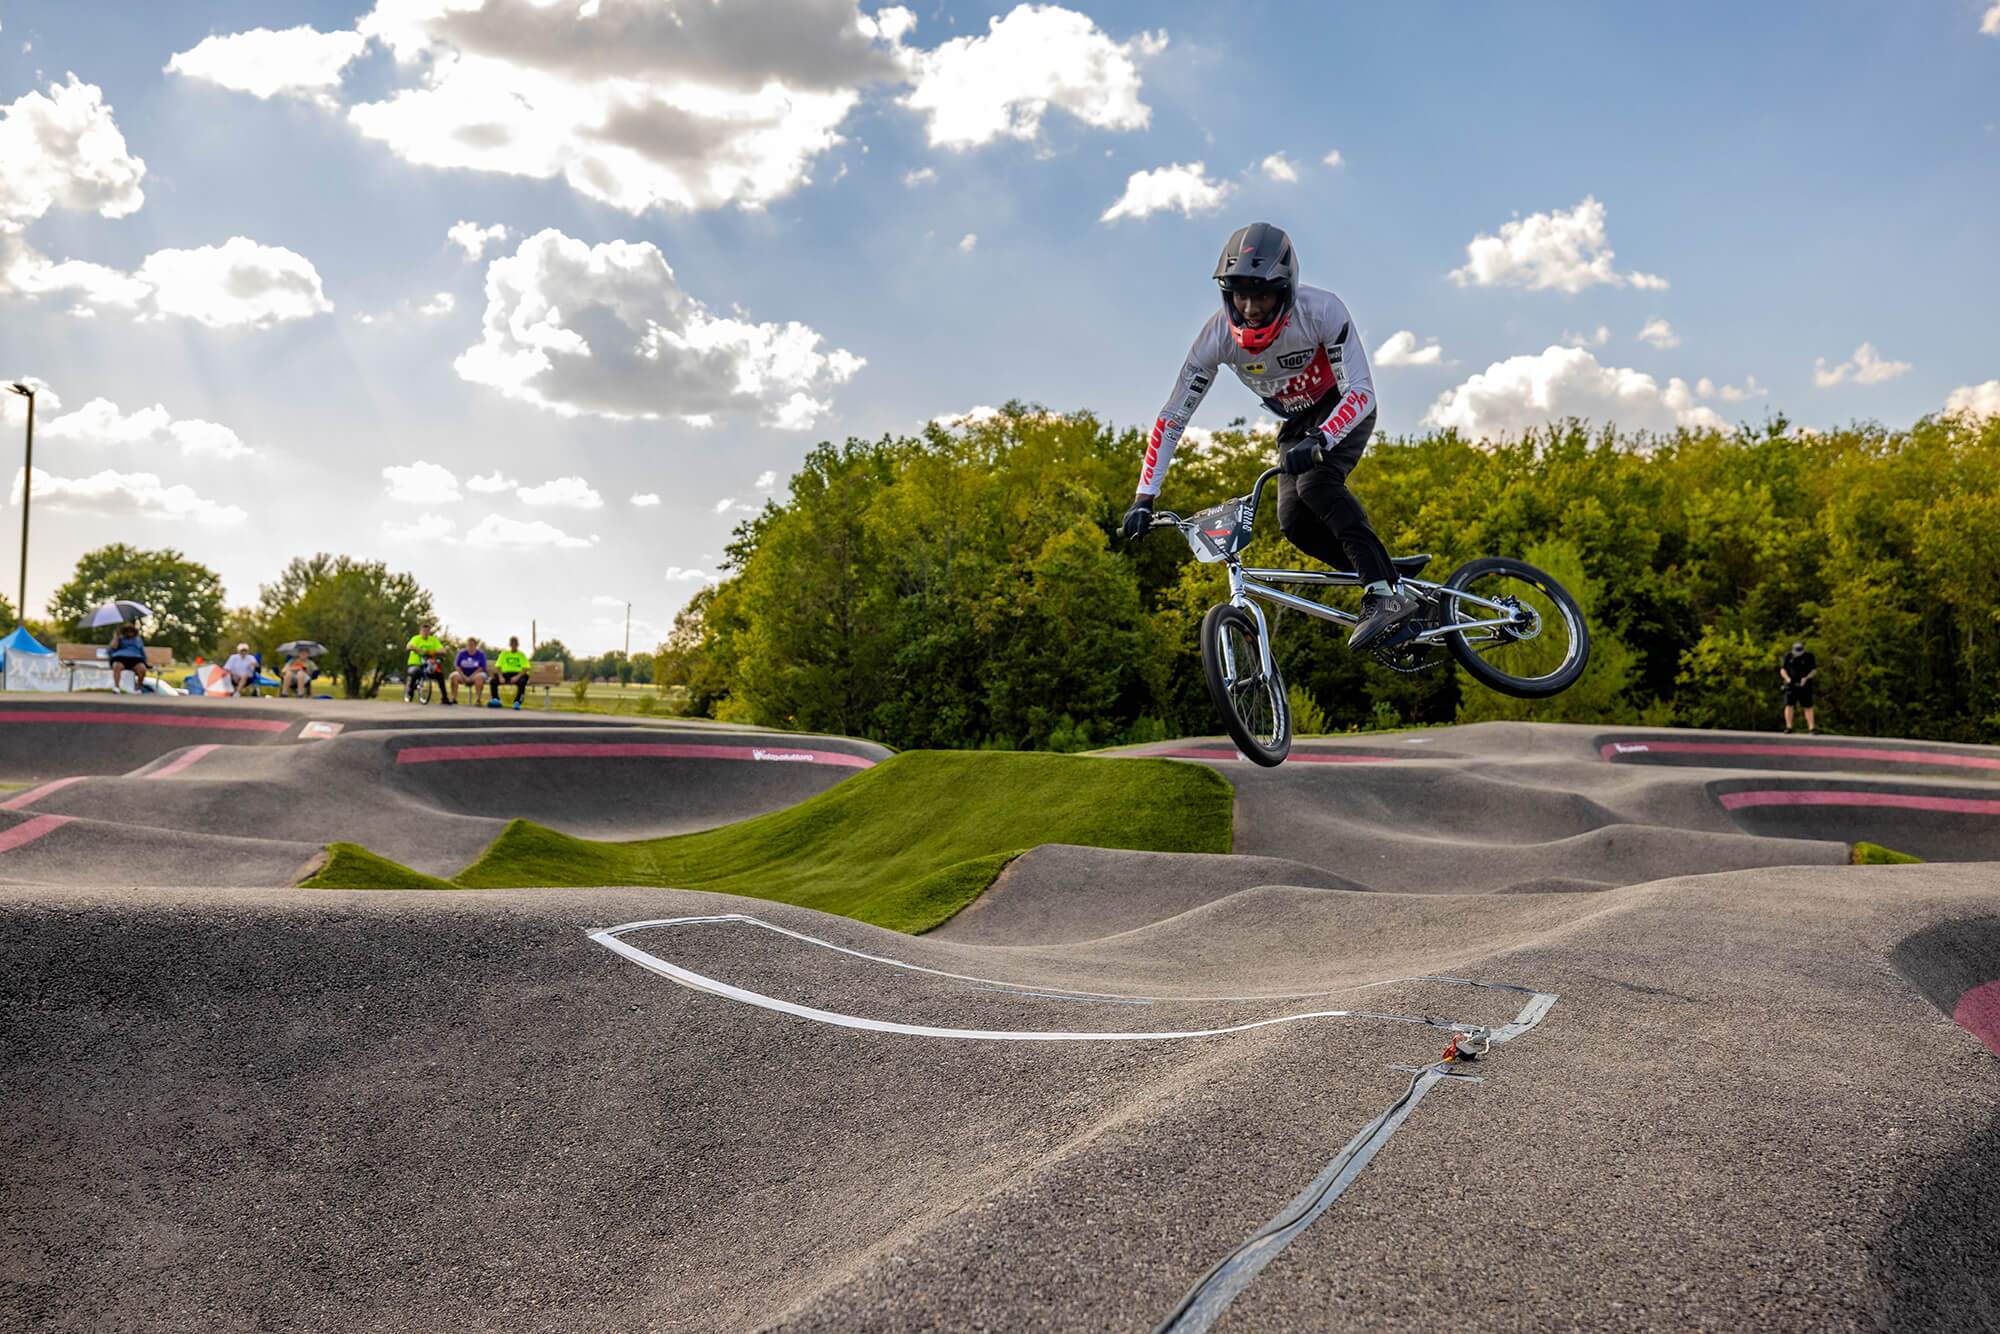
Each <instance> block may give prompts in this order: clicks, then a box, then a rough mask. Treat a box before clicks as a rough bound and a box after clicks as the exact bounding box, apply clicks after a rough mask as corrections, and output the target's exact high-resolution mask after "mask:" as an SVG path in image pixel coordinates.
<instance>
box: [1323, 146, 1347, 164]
mask: <svg viewBox="0 0 2000 1334" xmlns="http://www.w3.org/2000/svg"><path fill="white" fill-rule="evenodd" d="M1320 161H1321V162H1324V163H1325V164H1326V165H1327V166H1329V167H1338V166H1339V165H1341V163H1343V162H1345V161H1346V159H1345V158H1343V157H1341V156H1340V150H1339V149H1338V148H1336V149H1334V150H1333V151H1332V152H1330V153H1328V154H1327V155H1326V156H1325V157H1323V158H1321V159H1320Z"/></svg>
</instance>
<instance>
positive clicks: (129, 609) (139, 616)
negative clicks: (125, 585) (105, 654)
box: [76, 598, 153, 630]
mask: <svg viewBox="0 0 2000 1334" xmlns="http://www.w3.org/2000/svg"><path fill="white" fill-rule="evenodd" d="M152 614H153V609H152V608H151V607H149V606H147V605H146V604H145V603H143V602H133V601H131V600H130V599H128V598H115V599H113V600H112V601H110V602H107V603H105V604H104V605H103V606H101V607H99V608H98V609H97V610H96V611H93V612H92V613H90V615H88V616H86V617H84V618H83V619H82V620H80V621H78V622H77V623H76V624H77V628H78V629H80V630H94V629H96V628H97V627H98V626H101V625H123V624H124V623H125V622H127V621H143V620H144V619H146V618H147V617H148V616H151V615H152Z"/></svg>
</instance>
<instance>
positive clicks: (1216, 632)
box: [1201, 602, 1292, 769]
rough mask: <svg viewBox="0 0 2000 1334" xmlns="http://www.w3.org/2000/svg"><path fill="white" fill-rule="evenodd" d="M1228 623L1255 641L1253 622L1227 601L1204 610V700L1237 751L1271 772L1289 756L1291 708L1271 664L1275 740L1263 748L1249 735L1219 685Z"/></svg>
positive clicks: (1280, 675)
mask: <svg viewBox="0 0 2000 1334" xmlns="http://www.w3.org/2000/svg"><path fill="white" fill-rule="evenodd" d="M1230 623H1234V624H1235V625H1237V626H1238V627H1239V628H1240V629H1241V630H1242V632H1243V637H1244V638H1245V639H1248V640H1249V641H1250V642H1251V643H1253V644H1254V643H1256V642H1257V623H1256V621H1254V620H1252V619H1251V617H1250V613H1248V612H1246V611H1244V610H1243V609H1242V608H1241V607H1238V606H1236V605H1234V604H1233V603H1228V602H1219V603H1217V604H1216V605H1215V606H1213V607H1210V608H1209V609H1208V614H1207V615H1206V616H1204V617H1202V618H1201V667H1202V675H1203V676H1204V677H1205V678H1206V679H1207V681H1208V697H1209V699H1210V700H1212V701H1213V702H1214V704H1215V711H1216V712H1217V713H1219V714H1221V715H1222V727H1223V730H1224V731H1226V732H1228V733H1229V739H1230V740H1231V741H1234V742H1235V743H1236V749H1237V751H1238V752H1240V753H1241V754H1242V756H1243V757H1244V758H1245V759H1247V760H1250V761H1251V762H1253V763H1255V764H1260V765H1262V766H1264V767H1265V768H1266V769H1275V768H1276V767H1278V766H1279V765H1281V764H1283V763H1284V762H1285V757H1286V756H1287V755H1289V754H1291V753H1292V709H1291V702H1290V701H1289V700H1287V699H1286V698H1285V679H1284V675H1283V673H1281V672H1279V671H1278V670H1277V664H1276V662H1273V663H1272V669H1271V681H1270V690H1271V708H1272V710H1273V712H1274V713H1275V714H1276V715H1277V720H1278V738H1277V744H1276V745H1274V746H1266V745H1264V744H1263V743H1262V742H1260V741H1259V740H1258V739H1257V738H1256V737H1254V736H1252V735H1251V733H1250V729H1249V727H1248V726H1246V725H1245V724H1244V722H1243V719H1242V718H1241V717H1240V716H1238V714H1237V712H1236V704H1235V701H1234V700H1232V699H1231V698H1230V696H1229V690H1228V688H1227V687H1226V686H1225V685H1224V684H1223V663H1222V630H1223V627H1224V626H1225V625H1227V624H1230Z"/></svg>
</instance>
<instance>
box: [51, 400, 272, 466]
mask: <svg viewBox="0 0 2000 1334" xmlns="http://www.w3.org/2000/svg"><path fill="white" fill-rule="evenodd" d="M45 429H46V433H47V435H48V438H49V439H51V440H63V441H70V442H73V443H76V444H81V445H147V446H163V445H169V444H171V445H173V446H175V447H176V448H178V449H179V450H180V452H181V453H182V454H183V455H185V456H187V457H189V458H210V459H216V460H218V461H224V462H226V461H227V460H230V459H240V458H247V457H249V456H250V455H252V454H255V453H256V452H257V451H256V450H254V449H252V448H250V446H248V445H246V444H244V443H243V441H242V439H241V438H240V437H238V436H237V434H236V432H234V431H232V430H230V429H229V428H228V427H227V426H224V425H222V424H220V423H219V422H211V421H202V420H201V419H200V418H192V417H191V418H188V419H186V420H183V421H175V420H174V418H173V414H172V413H170V412H168V411H167V409H166V407H165V406H164V405H162V404H159V403H155V404H154V405H153V406H152V407H150V408H140V409H139V410H138V411H136V412H132V413H125V412H121V411H120V410H119V408H118V405H117V404H116V403H113V402H112V401H111V400H110V399H108V398H93V399H91V400H90V402H88V403H86V404H84V405H83V406H82V407H80V408H78V409H77V410H76V411H75V412H72V413H70V414H69V415H68V416H66V417H57V418H55V419H54V420H52V421H50V422H49V424H48V426H47V427H46V428H45Z"/></svg>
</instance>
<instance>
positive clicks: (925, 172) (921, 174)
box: [903, 167, 937, 187]
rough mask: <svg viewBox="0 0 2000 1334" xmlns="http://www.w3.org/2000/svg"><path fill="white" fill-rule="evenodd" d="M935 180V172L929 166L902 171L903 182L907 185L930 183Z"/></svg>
mask: <svg viewBox="0 0 2000 1334" xmlns="http://www.w3.org/2000/svg"><path fill="white" fill-rule="evenodd" d="M936 181H937V172H936V170H934V169H933V168H930V167H918V168H916V169H915V170H914V171H906V172H904V173H903V184H904V185H908V186H913V187H914V186H918V185H931V184H934V183H935V182H936Z"/></svg>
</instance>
